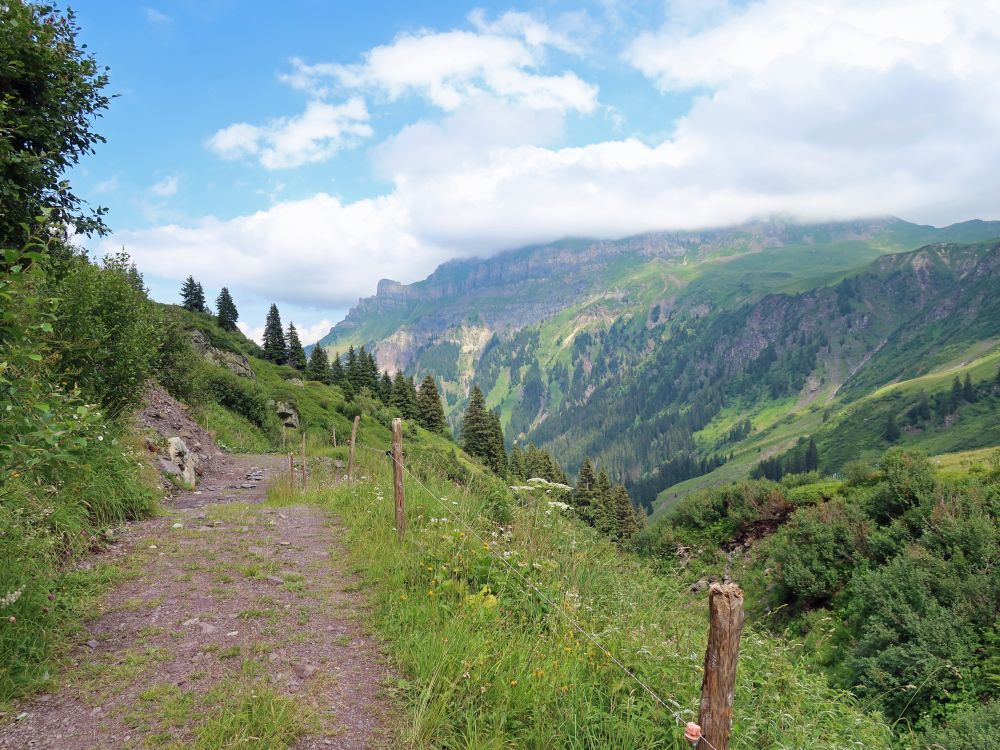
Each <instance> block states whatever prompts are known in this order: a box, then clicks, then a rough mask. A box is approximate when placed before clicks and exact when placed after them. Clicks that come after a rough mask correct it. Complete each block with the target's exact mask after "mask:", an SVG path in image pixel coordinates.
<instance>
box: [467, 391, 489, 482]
mask: <svg viewBox="0 0 1000 750" xmlns="http://www.w3.org/2000/svg"><path fill="white" fill-rule="evenodd" d="M461 438H462V447H463V448H464V449H465V452H466V453H468V454H469V455H470V456H475V457H476V458H478V459H480V460H481V461H482V462H483V463H487V462H488V459H489V457H490V455H491V453H492V452H493V450H492V444H493V435H492V425H491V419H490V416H489V412H487V411H486V399H485V398H484V397H483V392H482V391H481V390H479V386H478V385H474V386H473V387H472V393H470V394H469V405H468V406H467V407H466V409H465V415H464V416H463V417H462V434H461Z"/></svg>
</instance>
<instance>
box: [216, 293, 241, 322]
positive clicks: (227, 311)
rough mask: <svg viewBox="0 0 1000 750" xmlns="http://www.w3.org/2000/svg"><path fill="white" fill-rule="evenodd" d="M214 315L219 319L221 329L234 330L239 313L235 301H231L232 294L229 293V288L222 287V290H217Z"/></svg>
mask: <svg viewBox="0 0 1000 750" xmlns="http://www.w3.org/2000/svg"><path fill="white" fill-rule="evenodd" d="M215 317H216V320H218V321H219V326H220V327H221V328H222V330H224V331H235V330H236V321H238V320H239V319H240V314H239V311H237V309H236V303H235V302H233V297H232V295H231V294H229V290H228V289H227V288H226V287H222V291H221V292H219V296H218V297H217V298H216V300H215Z"/></svg>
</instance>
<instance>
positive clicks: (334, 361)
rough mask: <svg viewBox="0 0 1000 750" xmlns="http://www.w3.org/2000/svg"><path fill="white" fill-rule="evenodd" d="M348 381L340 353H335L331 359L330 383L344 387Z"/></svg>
mask: <svg viewBox="0 0 1000 750" xmlns="http://www.w3.org/2000/svg"><path fill="white" fill-rule="evenodd" d="M346 379H347V376H346V375H345V374H344V364H343V363H342V362H341V361H340V352H334V353H333V356H332V357H331V358H330V382H331V383H333V384H334V385H340V386H342V385H343V384H344V381H345V380H346Z"/></svg>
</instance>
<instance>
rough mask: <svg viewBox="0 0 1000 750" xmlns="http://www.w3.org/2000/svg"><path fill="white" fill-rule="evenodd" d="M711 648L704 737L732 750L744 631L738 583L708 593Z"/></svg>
mask: <svg viewBox="0 0 1000 750" xmlns="http://www.w3.org/2000/svg"><path fill="white" fill-rule="evenodd" d="M708 617H709V630H708V648H707V649H706V650H705V675H704V677H703V678H702V682H701V710H700V711H699V714H698V723H699V724H700V725H701V736H702V737H704V738H705V739H706V740H707V741H708V742H709V743H711V745H710V746H711V747H714V748H716V750H729V734H730V732H731V731H732V728H733V689H734V687H735V685H736V662H737V660H738V659H739V654H740V634H741V632H742V631H743V591H742V590H741V589H740V587H739V586H737V585H736V584H735V583H713V584H712V585H711V587H710V588H709V591H708Z"/></svg>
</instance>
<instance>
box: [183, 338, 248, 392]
mask: <svg viewBox="0 0 1000 750" xmlns="http://www.w3.org/2000/svg"><path fill="white" fill-rule="evenodd" d="M191 343H192V345H193V346H194V348H195V350H196V351H197V352H198V353H199V354H201V356H202V357H204V358H205V359H207V360H208V361H209V362H211V363H212V364H213V365H219V366H220V367H225V368H226V369H227V370H229V371H230V372H231V373H233V374H234V375H238V376H240V377H241V378H249V379H250V380H254V379H255V378H256V377H257V375H256V374H255V373H254V371H253V368H252V367H251V366H250V360H249V359H247V358H246V357H245V356H244V355H243V354H240V353H239V352H231V351H228V350H225V349H217V348H216V347H214V346H212V344H211V343H210V342H209V340H208V337H207V336H206V335H205V334H204V333H202V332H201V331H197V330H196V331H192V332H191Z"/></svg>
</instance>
